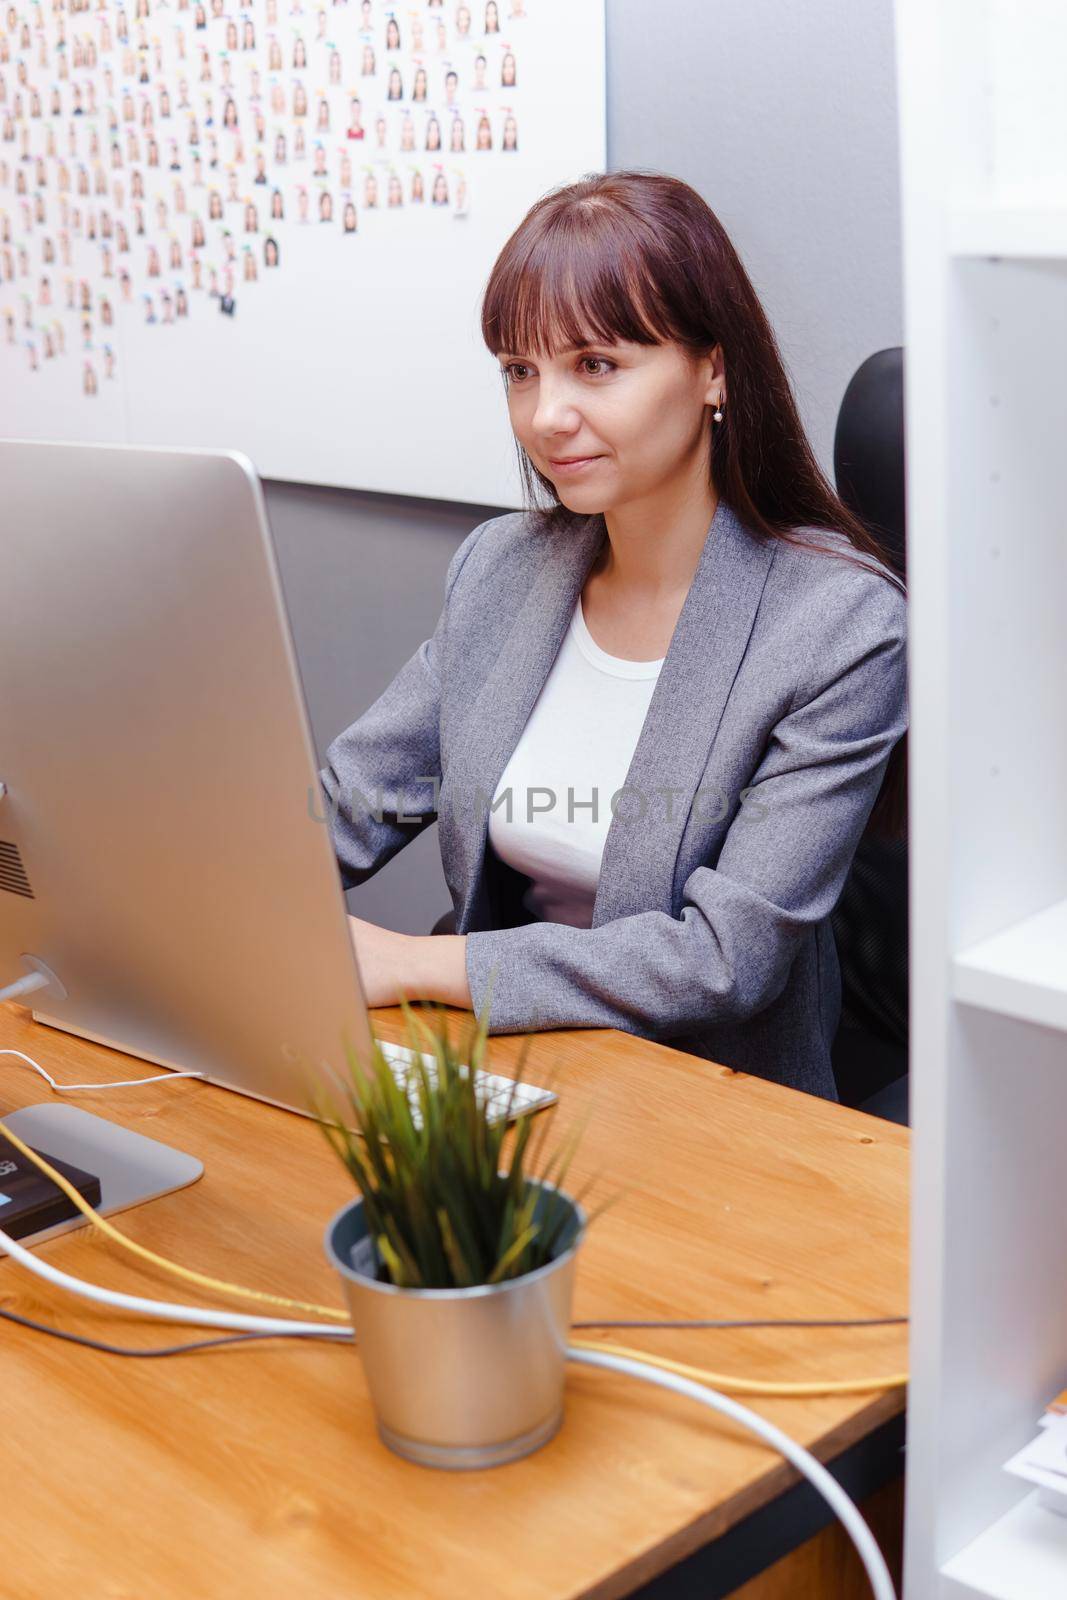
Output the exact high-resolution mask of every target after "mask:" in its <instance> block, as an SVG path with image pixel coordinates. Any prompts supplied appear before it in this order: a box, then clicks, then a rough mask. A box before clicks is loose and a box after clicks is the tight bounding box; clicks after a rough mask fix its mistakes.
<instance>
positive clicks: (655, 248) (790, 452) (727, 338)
mask: <svg viewBox="0 0 1067 1600" xmlns="http://www.w3.org/2000/svg"><path fill="white" fill-rule="evenodd" d="M481 324H482V337H483V339H484V341H485V344H486V346H487V347H488V349H489V350H490V351H491V352H492V354H493V355H498V354H499V353H500V352H501V351H502V350H507V351H511V352H523V351H538V350H551V349H556V348H561V349H566V348H569V347H571V346H580V345H582V344H585V343H589V342H599V341H601V340H603V341H605V342H611V343H614V342H616V341H620V340H625V341H629V342H631V343H634V344H646V345H648V344H664V343H666V342H668V341H671V340H673V341H675V342H676V343H678V344H680V345H682V346H683V347H684V348H685V349H686V350H688V351H691V352H692V353H693V354H694V355H706V354H707V353H708V352H709V351H710V350H711V349H713V348H714V346H715V345H720V346H721V347H722V353H723V361H724V365H725V371H726V385H725V397H726V404H725V406H724V407H723V420H722V421H721V422H719V423H716V424H714V426H710V427H709V436H710V445H709V461H708V470H709V474H710V478H711V481H712V483H713V484H714V487H715V492H716V494H717V496H718V498H719V499H720V500H724V501H725V502H726V504H727V505H728V506H729V507H730V508H731V510H732V511H734V512H735V513H736V514H737V516H738V517H739V518H740V520H741V521H742V522H743V523H744V525H745V526H746V528H748V529H749V530H750V532H751V533H752V534H753V535H754V536H755V537H756V538H757V539H761V540H766V539H780V540H782V541H783V542H785V543H789V544H797V545H801V546H803V547H805V548H808V549H813V550H816V551H818V553H819V554H821V555H825V556H827V557H828V558H831V559H838V560H844V561H849V562H851V563H853V564H855V565H857V566H863V567H867V568H868V569H870V568H871V561H872V558H873V560H874V561H875V562H877V563H878V564H879V571H880V575H881V576H883V577H884V578H885V581H886V582H888V583H891V584H892V585H893V586H894V587H896V588H897V589H898V590H899V591H900V593H901V594H904V593H905V592H906V591H905V586H904V581H903V577H902V575H900V574H899V573H898V572H896V571H895V570H894V562H893V558H892V556H891V554H890V553H889V551H888V550H887V548H886V547H885V546H883V544H882V543H881V542H880V540H879V539H878V538H877V537H876V535H875V533H874V532H872V530H871V529H870V528H868V527H867V526H865V524H864V523H863V522H862V521H861V520H860V519H859V517H857V516H856V515H855V513H854V512H852V511H850V510H849V508H848V507H847V506H846V505H845V504H844V502H843V501H842V500H841V499H840V497H839V496H838V495H837V493H836V492H835V490H834V488H833V487H832V485H831V484H830V482H829V481H828V479H827V478H826V476H825V474H824V473H823V471H822V469H821V468H820V466H819V464H818V462H817V460H816V459H815V455H814V452H813V451H812V448H811V445H810V444H809V443H808V439H807V436H806V435H805V432H804V428H803V424H802V423H801V420H800V414H799V412H798V410H797V405H796V401H795V400H794V398H793V392H792V389H791V387H790V383H789V379H788V377H787V375H786V371H785V367H784V365H783V362H782V357H781V353H780V351H779V349H778V343H777V340H776V339H775V337H774V333H773V332H772V330H771V326H770V323H769V322H768V320H767V317H766V314H765V312H764V310H763V307H762V306H761V305H760V302H759V299H758V297H757V295H756V291H755V289H754V288H753V287H752V283H751V281H750V279H749V277H748V274H747V273H746V271H745V269H744V267H743V266H742V264H741V260H740V257H739V256H738V254H737V251H736V250H735V249H734V247H733V245H732V244H731V242H730V239H729V237H728V236H727V233H726V230H725V228H724V227H723V225H722V223H721V222H720V221H719V219H718V217H717V216H716V215H715V213H714V212H713V211H712V210H711V208H710V206H708V204H707V203H706V201H705V200H703V199H702V198H701V196H700V195H699V194H698V193H697V191H696V190H695V189H693V188H691V187H690V185H689V184H687V183H683V182H682V180H681V179H680V178H672V177H670V176H668V175H667V174H665V173H658V172H641V171H633V170H630V171H622V172H610V173H590V174H588V175H587V176H586V177H583V178H581V179H579V180H578V182H576V183H571V184H567V185H566V186H564V187H560V188H557V189H553V190H550V191H549V192H548V193H547V194H546V195H543V196H542V198H541V199H540V200H538V201H537V202H536V204H534V205H533V206H532V207H531V208H530V210H529V211H528V212H527V214H526V216H525V217H524V218H523V220H522V222H521V223H520V224H519V226H518V227H517V228H516V230H515V232H514V233H513V234H512V235H511V237H510V238H509V239H508V240H507V242H506V244H505V245H504V247H503V249H502V250H501V252H500V254H499V256H498V257H497V259H496V262H495V263H494V266H493V270H492V272H491V273H490V276H489V281H488V283H487V285H486V289H485V295H484V298H483V301H482V318H481ZM504 382H505V388H506V385H507V380H506V378H505V380H504ZM516 446H517V449H518V453H519V469H520V472H521V475H522V481H523V484H524V486H525V490H526V497H527V501H528V505H529V509H530V510H532V511H535V512H539V513H540V514H541V515H542V516H543V517H544V519H545V523H546V525H555V524H557V523H559V522H565V521H566V519H567V517H568V516H569V512H568V511H567V509H566V507H564V506H563V505H562V504H561V503H560V501H559V499H558V497H557V495H556V492H555V486H554V485H553V483H552V482H551V480H550V479H549V478H546V477H545V476H544V474H543V473H541V472H539V471H538V469H537V468H536V467H535V466H534V464H533V462H532V461H531V460H530V457H529V456H528V454H527V453H526V451H525V450H524V449H523V448H522V446H521V445H520V444H518V441H516ZM546 496H547V504H546V503H544V499H545V497H546ZM809 530H821V531H825V532H829V533H831V534H836V535H838V536H839V537H838V538H837V539H836V540H834V541H832V547H831V548H827V546H826V544H824V543H823V542H821V541H819V540H817V539H815V540H813V539H811V538H810V537H805V533H806V532H808V531H809ZM906 741H907V735H906V734H905V735H904V737H903V738H902V739H900V740H899V741H898V743H897V745H896V746H895V747H894V749H893V751H892V753H891V755H890V758H889V763H888V766H887V768H886V772H885V775H884V777H883V780H882V786H881V789H880V791H879V795H878V798H877V800H876V802H875V805H874V808H873V809H872V812H871V815H870V817H869V819H868V822H867V830H866V831H867V832H869V833H877V834H880V835H882V836H883V837H889V838H902V837H903V836H904V834H905V831H906V824H907V764H906V763H907V754H906Z"/></svg>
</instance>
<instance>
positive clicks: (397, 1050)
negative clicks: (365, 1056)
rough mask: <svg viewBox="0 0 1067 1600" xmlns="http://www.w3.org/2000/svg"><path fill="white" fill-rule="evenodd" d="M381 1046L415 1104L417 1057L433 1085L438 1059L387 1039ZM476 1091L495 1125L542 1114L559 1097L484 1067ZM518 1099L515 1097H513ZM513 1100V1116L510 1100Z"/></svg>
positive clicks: (425, 1051) (476, 1080) (477, 1079)
mask: <svg viewBox="0 0 1067 1600" xmlns="http://www.w3.org/2000/svg"><path fill="white" fill-rule="evenodd" d="M378 1046H379V1048H380V1050H381V1052H382V1054H383V1056H384V1057H385V1059H386V1060H387V1061H388V1062H389V1063H390V1065H391V1066H392V1068H393V1072H394V1075H395V1077H396V1081H397V1083H399V1084H400V1086H401V1087H402V1088H403V1087H405V1085H406V1087H407V1092H408V1099H409V1100H410V1101H411V1102H412V1105H413V1106H414V1105H415V1102H416V1098H417V1095H418V1088H417V1084H416V1083H415V1082H414V1081H413V1080H412V1079H411V1078H410V1077H409V1075H408V1069H409V1068H410V1067H411V1065H412V1063H413V1062H414V1061H415V1060H416V1058H417V1057H419V1056H421V1058H422V1060H423V1062H424V1063H425V1065H426V1069H427V1073H428V1075H429V1078H430V1081H431V1083H432V1082H434V1081H435V1079H436V1073H437V1058H436V1056H434V1055H433V1054H432V1052H430V1051H427V1050H419V1051H416V1050H410V1049H409V1048H408V1047H407V1045H403V1044H391V1043H390V1042H389V1041H388V1040H386V1039H379V1040H378ZM474 1087H475V1092H476V1093H477V1095H478V1096H479V1098H480V1099H486V1100H488V1102H489V1108H490V1109H489V1118H490V1121H491V1122H500V1121H502V1120H504V1118H507V1119H508V1120H509V1121H512V1122H513V1121H514V1120H515V1118H516V1117H520V1116H522V1114H523V1112H525V1111H541V1110H543V1109H544V1107H545V1106H550V1105H553V1104H554V1103H555V1101H556V1100H557V1098H558V1096H557V1095H555V1094H553V1093H552V1091H551V1090H550V1089H539V1088H538V1087H537V1086H536V1084H532V1083H515V1082H514V1081H513V1080H512V1079H511V1078H505V1077H502V1076H501V1074H500V1073H498V1072H487V1071H486V1070H485V1068H484V1067H480V1068H479V1069H478V1072H477V1073H476V1074H475V1079H474ZM512 1096H514V1098H512ZM509 1100H511V1111H510V1115H509V1112H508V1101H509Z"/></svg>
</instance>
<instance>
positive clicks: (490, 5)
mask: <svg viewBox="0 0 1067 1600" xmlns="http://www.w3.org/2000/svg"><path fill="white" fill-rule="evenodd" d="M485 32H486V33H499V32H500V8H499V7H498V5H497V3H496V0H485Z"/></svg>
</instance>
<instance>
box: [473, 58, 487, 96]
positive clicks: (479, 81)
mask: <svg viewBox="0 0 1067 1600" xmlns="http://www.w3.org/2000/svg"><path fill="white" fill-rule="evenodd" d="M486 66H487V62H486V59H485V57H484V56H482V55H478V56H475V58H474V87H475V89H488V87H489V85H488V83H487V82H486V80H485V73H486Z"/></svg>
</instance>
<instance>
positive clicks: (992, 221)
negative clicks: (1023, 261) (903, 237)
mask: <svg viewBox="0 0 1067 1600" xmlns="http://www.w3.org/2000/svg"><path fill="white" fill-rule="evenodd" d="M949 248H950V250H951V253H952V254H953V255H954V256H1013V257H1019V258H1030V259H1034V260H1061V261H1062V260H1067V197H1065V198H1064V201H1063V203H1062V204H1057V205H1052V204H1041V205H1011V204H1009V203H1005V202H998V201H984V202H979V203H978V204H974V205H966V204H965V205H956V206H953V208H952V209H951V211H950V213H949Z"/></svg>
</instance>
